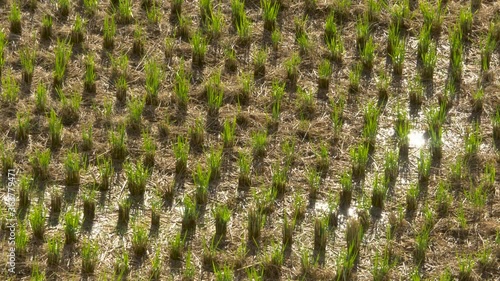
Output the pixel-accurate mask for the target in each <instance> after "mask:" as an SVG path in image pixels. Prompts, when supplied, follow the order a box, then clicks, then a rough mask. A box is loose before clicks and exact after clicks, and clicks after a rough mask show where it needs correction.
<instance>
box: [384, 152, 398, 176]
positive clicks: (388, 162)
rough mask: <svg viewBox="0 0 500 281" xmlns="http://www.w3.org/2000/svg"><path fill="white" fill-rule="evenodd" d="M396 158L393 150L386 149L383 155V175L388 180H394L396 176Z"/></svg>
mask: <svg viewBox="0 0 500 281" xmlns="http://www.w3.org/2000/svg"><path fill="white" fill-rule="evenodd" d="M398 158H399V155H398V153H397V152H396V151H394V150H388V151H386V153H385V155H384V176H385V178H386V179H387V180H388V181H390V182H394V181H395V180H396V177H397V176H398V168H399V167H398Z"/></svg>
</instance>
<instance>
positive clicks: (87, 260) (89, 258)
mask: <svg viewBox="0 0 500 281" xmlns="http://www.w3.org/2000/svg"><path fill="white" fill-rule="evenodd" d="M98 255H99V244H98V243H97V242H96V241H90V240H87V239H86V240H84V241H83V245H82V252H81V257H82V273H86V274H91V273H93V272H94V270H95V268H96V265H97V261H98Z"/></svg>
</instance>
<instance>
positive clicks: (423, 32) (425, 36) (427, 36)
mask: <svg viewBox="0 0 500 281" xmlns="http://www.w3.org/2000/svg"><path fill="white" fill-rule="evenodd" d="M431 42H432V39H431V27H430V26H427V25H424V26H423V27H422V28H421V29H420V33H419V35H418V56H419V57H420V58H421V57H422V55H424V54H426V53H427V52H428V51H429V47H430V46H431Z"/></svg>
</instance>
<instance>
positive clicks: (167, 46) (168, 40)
mask: <svg viewBox="0 0 500 281" xmlns="http://www.w3.org/2000/svg"><path fill="white" fill-rule="evenodd" d="M163 47H164V50H163V54H164V55H165V58H166V59H167V60H170V59H172V57H173V55H174V47H175V40H174V38H172V37H170V36H167V37H165V40H164V41H163Z"/></svg>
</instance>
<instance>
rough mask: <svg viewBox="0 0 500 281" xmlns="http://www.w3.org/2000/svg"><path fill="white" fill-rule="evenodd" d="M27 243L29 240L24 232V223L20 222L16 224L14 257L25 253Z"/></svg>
mask: <svg viewBox="0 0 500 281" xmlns="http://www.w3.org/2000/svg"><path fill="white" fill-rule="evenodd" d="M28 242H29V238H28V233H27V231H26V225H25V223H24V222H21V223H19V224H18V227H17V230H16V233H15V237H14V251H15V253H16V256H23V255H24V254H25V253H26V247H27V246H28Z"/></svg>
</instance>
